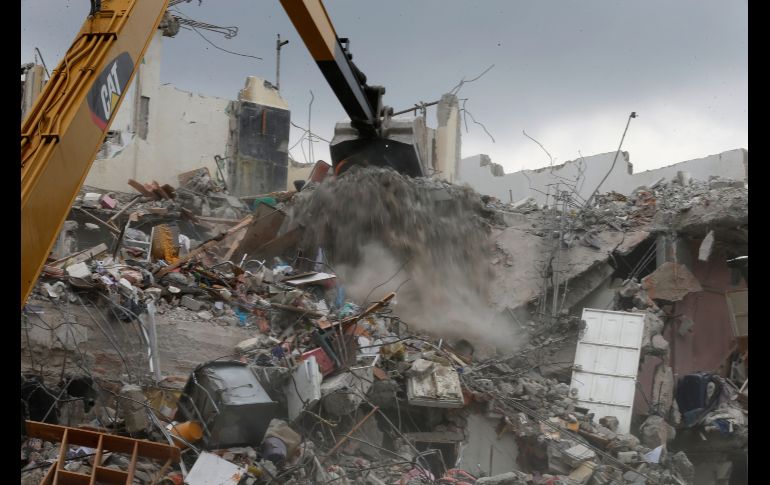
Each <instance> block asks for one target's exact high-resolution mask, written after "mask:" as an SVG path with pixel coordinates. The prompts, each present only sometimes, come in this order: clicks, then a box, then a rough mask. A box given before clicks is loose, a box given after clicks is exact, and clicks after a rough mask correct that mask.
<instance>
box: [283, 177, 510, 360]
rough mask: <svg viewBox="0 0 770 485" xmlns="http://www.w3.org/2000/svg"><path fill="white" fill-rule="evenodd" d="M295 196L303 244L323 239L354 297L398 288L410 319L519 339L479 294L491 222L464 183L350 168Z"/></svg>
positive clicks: (436, 330) (433, 328)
mask: <svg viewBox="0 0 770 485" xmlns="http://www.w3.org/2000/svg"><path fill="white" fill-rule="evenodd" d="M300 195H301V197H297V198H295V204H294V205H293V209H292V213H291V215H292V218H293V220H294V221H295V222H296V223H298V224H300V225H302V226H303V227H304V233H303V238H302V241H301V244H300V245H301V246H302V247H303V249H305V250H306V251H307V253H308V254H316V250H317V248H318V247H321V248H322V249H323V251H324V254H325V255H326V258H327V260H328V261H329V263H330V264H331V266H332V267H333V268H334V271H336V272H337V274H338V275H339V276H340V278H341V281H342V282H343V284H344V286H345V291H346V298H347V300H348V301H354V302H356V303H358V304H361V305H363V304H365V303H366V302H371V301H375V300H378V299H380V298H382V297H383V296H385V295H386V294H387V293H388V292H391V291H393V292H396V299H395V307H394V312H395V313H396V314H397V315H398V316H399V317H400V318H401V319H402V320H403V321H404V322H405V323H407V324H408V325H409V326H410V328H412V329H417V330H421V331H424V332H428V333H432V334H435V335H437V336H440V337H443V338H449V339H459V338H464V339H466V340H468V341H470V342H472V343H477V344H484V345H488V346H494V347H496V348H498V349H501V350H503V349H505V350H512V349H513V348H515V347H517V346H518V345H520V344H521V343H522V342H521V339H519V338H517V336H516V335H515V334H514V331H513V326H512V325H511V324H510V322H509V321H508V320H507V319H506V318H500V317H499V316H498V315H497V314H496V313H495V312H494V311H493V310H492V309H491V307H490V305H489V304H488V303H487V294H488V285H489V282H490V281H491V279H492V278H491V276H492V275H491V265H490V264H489V261H488V255H489V254H491V247H490V242H489V238H488V235H489V223H488V221H487V220H486V219H485V209H484V207H483V204H482V203H481V199H480V196H479V195H478V194H477V193H475V192H474V191H473V190H471V189H470V188H467V187H460V186H457V185H452V184H449V183H446V182H442V181H438V180H432V179H412V178H409V177H405V176H402V175H400V174H399V173H397V172H395V171H393V170H389V169H381V168H360V167H354V168H352V169H351V170H349V171H348V172H346V173H345V174H343V175H342V176H340V177H338V178H336V179H332V180H328V181H326V182H324V183H323V184H321V185H319V186H318V187H316V188H314V189H313V190H304V191H303V192H302V193H301V194H300Z"/></svg>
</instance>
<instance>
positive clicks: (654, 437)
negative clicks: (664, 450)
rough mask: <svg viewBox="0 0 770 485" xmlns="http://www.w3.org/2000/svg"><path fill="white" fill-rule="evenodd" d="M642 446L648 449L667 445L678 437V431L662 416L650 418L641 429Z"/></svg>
mask: <svg viewBox="0 0 770 485" xmlns="http://www.w3.org/2000/svg"><path fill="white" fill-rule="evenodd" d="M639 433H640V434H641V440H642V444H643V445H644V446H646V447H648V448H657V447H658V446H660V445H665V444H666V443H668V442H669V441H671V440H673V439H674V438H675V437H676V430H674V428H673V426H671V425H670V424H668V423H667V422H666V421H665V420H664V419H663V418H662V417H660V416H649V417H648V418H647V419H646V420H645V421H644V423H642V425H641V426H640V427H639Z"/></svg>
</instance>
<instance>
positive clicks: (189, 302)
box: [179, 295, 204, 312]
mask: <svg viewBox="0 0 770 485" xmlns="http://www.w3.org/2000/svg"><path fill="white" fill-rule="evenodd" d="M179 303H180V304H181V305H182V306H184V307H186V308H189V309H190V310H192V311H194V312H197V311H200V310H202V309H203V307H204V303H203V302H200V301H198V300H196V299H195V298H193V297H191V296H190V295H185V296H183V297H182V301H180V302H179Z"/></svg>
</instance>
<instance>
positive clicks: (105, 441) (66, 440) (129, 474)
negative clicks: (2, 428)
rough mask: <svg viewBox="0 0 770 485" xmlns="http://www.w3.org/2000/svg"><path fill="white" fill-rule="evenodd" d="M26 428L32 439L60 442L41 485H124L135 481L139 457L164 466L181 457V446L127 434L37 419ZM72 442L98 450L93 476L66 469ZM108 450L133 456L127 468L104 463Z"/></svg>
mask: <svg viewBox="0 0 770 485" xmlns="http://www.w3.org/2000/svg"><path fill="white" fill-rule="evenodd" d="M26 430H27V436H28V437H30V438H40V439H42V440H45V441H53V442H59V443H61V448H60V451H59V458H58V459H57V461H56V462H55V463H54V464H52V465H51V467H50V468H49V469H48V472H47V473H46V474H45V477H44V478H43V480H42V481H41V482H40V483H41V485H56V484H65V483H66V484H94V483H123V484H125V485H132V484H133V483H134V472H135V470H136V462H137V459H138V458H139V457H143V458H152V459H154V460H162V461H164V462H165V463H166V465H165V466H164V468H166V467H167V466H168V465H170V464H172V463H173V464H176V463H179V460H180V452H179V448H177V447H175V446H169V445H165V444H162V443H154V442H152V441H147V440H136V439H133V438H127V437H124V436H116V435H111V434H105V433H98V432H96V431H90V430H87V429H78V428H69V427H66V426H57V425H54V424H46V423H39V422H37V421H27V422H26ZM70 445H80V446H86V447H89V448H93V449H94V450H95V453H96V455H95V458H94V466H93V467H92V469H91V474H90V475H85V474H83V473H75V472H71V471H68V470H66V469H65V468H64V465H65V463H66V462H67V454H68V453H67V452H68V451H69V447H70ZM106 452H117V453H126V454H129V455H131V461H130V464H129V466H128V470H126V471H122V470H116V469H114V468H107V467H104V466H101V463H102V456H103V455H104V454H105V453H106Z"/></svg>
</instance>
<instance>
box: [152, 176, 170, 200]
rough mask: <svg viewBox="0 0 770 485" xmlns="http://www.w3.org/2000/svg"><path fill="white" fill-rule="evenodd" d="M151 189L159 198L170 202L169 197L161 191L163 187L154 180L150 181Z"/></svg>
mask: <svg viewBox="0 0 770 485" xmlns="http://www.w3.org/2000/svg"><path fill="white" fill-rule="evenodd" d="M152 188H153V190H154V191H157V192H158V193H160V195H161V197H163V198H164V199H166V200H171V196H170V195H169V194H168V193H167V192H166V191H165V190H163V187H162V186H161V185H160V184H159V183H158V182H156V181H155V180H153V181H152Z"/></svg>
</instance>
